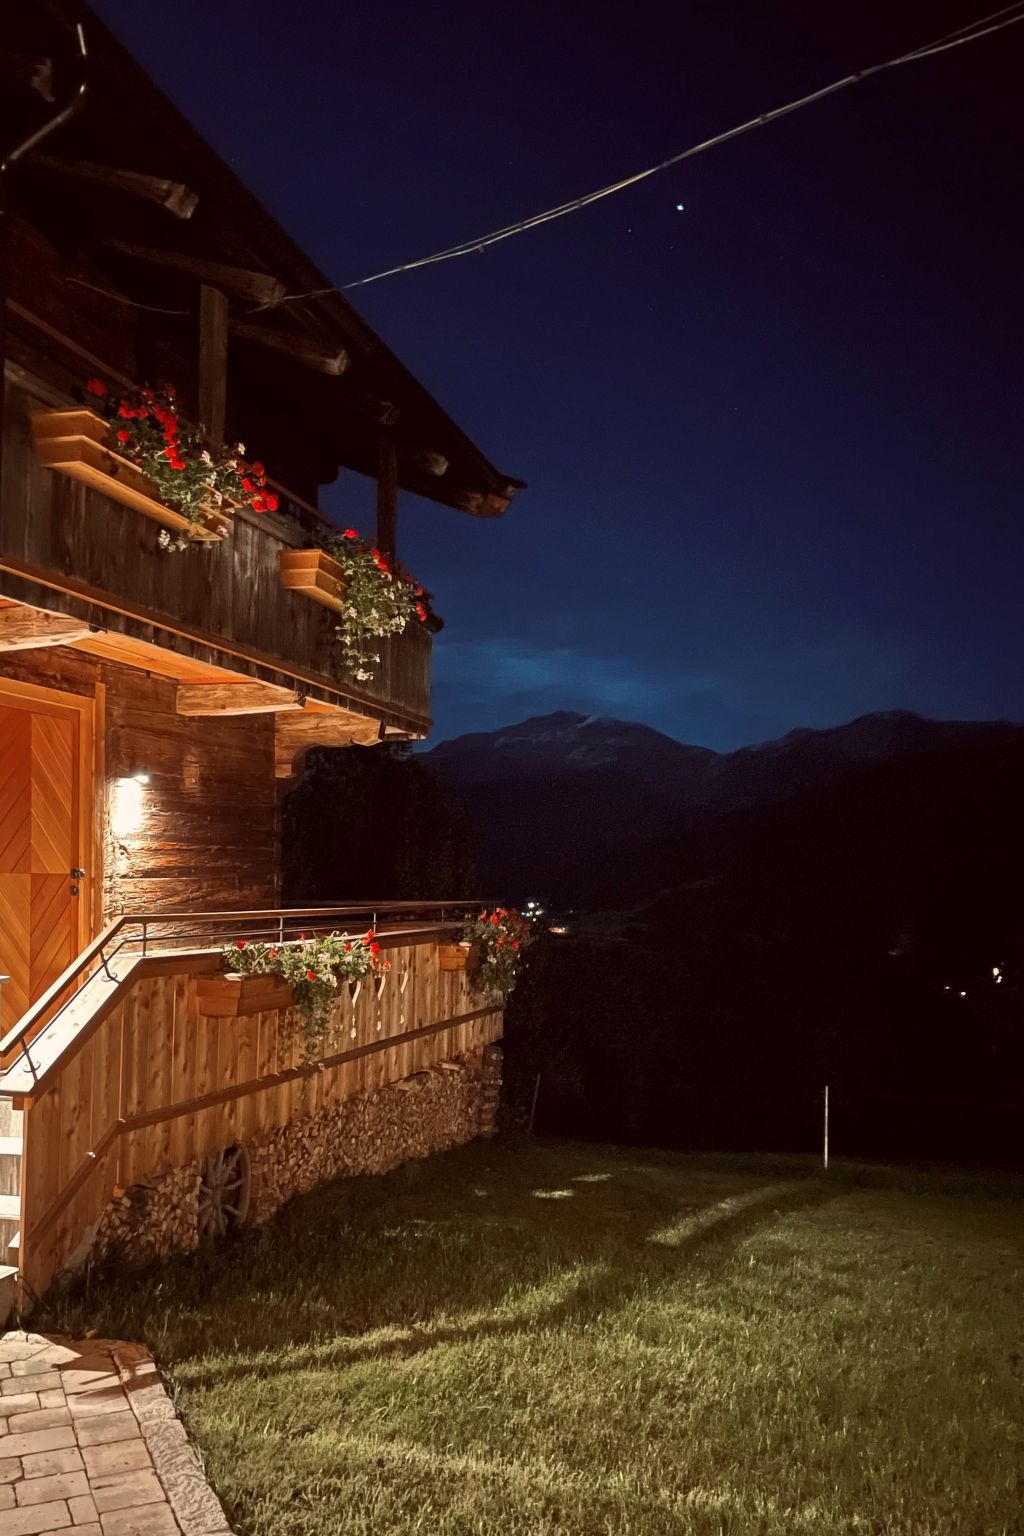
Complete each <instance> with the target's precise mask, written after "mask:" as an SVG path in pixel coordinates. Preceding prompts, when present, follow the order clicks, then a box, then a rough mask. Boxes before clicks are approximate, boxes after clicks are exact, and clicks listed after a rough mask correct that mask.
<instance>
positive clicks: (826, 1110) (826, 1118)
mask: <svg viewBox="0 0 1024 1536" xmlns="http://www.w3.org/2000/svg"><path fill="white" fill-rule="evenodd" d="M823 1160H824V1164H825V1172H826V1173H827V1172H828V1083H826V1084H825V1149H824V1159H823Z"/></svg>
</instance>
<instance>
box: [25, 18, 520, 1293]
mask: <svg viewBox="0 0 1024 1536" xmlns="http://www.w3.org/2000/svg"><path fill="white" fill-rule="evenodd" d="M79 23H81V25H80V26H79V25H78V24H79ZM0 162H2V171H0V199H2V202H0V241H2V247H0V285H2V286H0V360H2V365H3V377H4V391H3V393H2V396H0V398H2V420H0V453H2V461H0V463H2V481H0V485H2V496H0V972H2V973H6V976H7V980H6V981H5V982H4V983H3V985H2V990H0V1010H2V1028H0V1034H2V1035H3V1037H4V1038H3V1040H2V1042H0V1068H2V1069H3V1075H2V1076H0V1095H7V1096H8V1102H7V1108H6V1110H3V1109H0V1117H2V1116H3V1115H6V1123H2V1118H0V1239H2V1241H3V1243H6V1244H10V1245H11V1247H10V1252H9V1254H8V1255H5V1254H4V1253H3V1251H2V1247H0V1265H2V1264H3V1262H4V1259H5V1257H7V1258H9V1259H10V1261H11V1266H12V1268H13V1267H20V1269H21V1271H22V1273H23V1275H24V1276H25V1280H26V1285H27V1287H28V1292H27V1293H26V1294H29V1295H30V1294H32V1293H38V1292H40V1291H41V1290H42V1288H43V1287H44V1286H45V1285H46V1284H47V1283H48V1281H49V1280H50V1278H51V1277H52V1275H53V1274H54V1273H55V1272H56V1271H57V1270H59V1269H60V1268H61V1267H63V1266H64V1265H65V1264H66V1263H68V1262H69V1261H70V1258H71V1256H72V1255H73V1254H74V1253H75V1252H76V1251H80V1250H81V1249H82V1245H83V1243H84V1242H85V1241H86V1239H87V1238H88V1234H89V1232H90V1231H91V1230H92V1229H93V1228H94V1227H95V1225H96V1223H97V1221H98V1220H99V1219H100V1217H101V1215H102V1212H103V1210H104V1209H105V1205H106V1203H107V1202H108V1201H109V1200H110V1198H111V1192H112V1191H113V1190H115V1189H123V1188H125V1187H128V1186H130V1185H133V1184H135V1183H138V1182H139V1181H144V1180H147V1179H149V1180H152V1179H153V1178H156V1177H158V1176H159V1175H160V1174H161V1171H162V1170H165V1169H167V1168H170V1167H182V1166H185V1165H188V1164H190V1163H191V1162H192V1161H193V1160H195V1159H199V1161H200V1164H201V1165H202V1166H205V1165H203V1163H202V1160H203V1159H204V1158H208V1157H209V1156H211V1155H214V1154H216V1153H217V1152H218V1150H219V1149H223V1148H224V1147H226V1146H228V1145H232V1146H236V1145H237V1144H239V1143H240V1141H242V1140H244V1135H245V1133H246V1132H247V1129H249V1130H251V1129H252V1127H253V1126H257V1127H260V1128H262V1129H263V1130H264V1131H265V1130H267V1129H268V1128H269V1127H272V1126H278V1127H280V1126H282V1125H285V1124H287V1123H288V1122H289V1121H290V1120H292V1119H294V1118H295V1117H296V1116H297V1115H300V1114H301V1115H304V1116H309V1115H311V1114H315V1113H316V1112H317V1111H318V1109H320V1110H322V1109H323V1108H324V1107H325V1105H327V1104H328V1103H329V1102H331V1095H332V1094H333V1095H334V1098H335V1100H336V1101H337V1102H338V1103H341V1102H342V1101H343V1100H344V1099H346V1097H350V1096H351V1095H352V1094H353V1093H363V1092H365V1091H367V1086H368V1085H369V1084H373V1083H375V1084H376V1085H377V1086H378V1087H379V1086H380V1084H381V1083H386V1082H388V1081H391V1080H396V1081H397V1080H401V1079H403V1078H404V1077H407V1076H408V1074H409V1072H415V1071H422V1070H425V1069H426V1068H429V1067H430V1065H431V1063H432V1062H434V1061H436V1060H440V1059H443V1058H444V1057H445V1056H446V1054H447V1055H448V1056H451V1055H456V1054H458V1053H459V1052H460V1051H465V1050H470V1049H473V1050H479V1049H480V1048H481V1047H482V1046H484V1045H486V1043H487V1042H488V1041H490V1040H492V1039H494V1038H496V1037H497V1034H498V1033H500V1012H497V1013H496V1012H495V1010H494V1008H493V1007H491V1008H490V1009H486V1008H484V1009H481V1008H480V1007H478V1006H477V1004H476V1003H474V1001H473V999H472V997H471V996H470V994H469V992H467V991H466V987H465V977H464V976H459V975H457V974H456V975H454V976H453V975H452V974H450V973H447V972H442V971H440V970H439V969H438V964H437V954H436V950H437V942H438V939H439V938H444V937H448V938H450V937H451V936H452V932H453V925H457V924H458V921H459V917H460V911H459V909H458V908H457V907H448V908H446V909H442V908H439V907H438V908H429V909H426V908H422V909H415V908H411V907H410V908H399V907H394V908H393V909H392V910H391V911H390V912H388V913H381V912H377V913H373V912H369V913H367V912H366V911H365V910H364V911H363V912H359V911H358V909H357V908H355V907H353V906H352V905H351V904H350V906H349V907H347V908H338V909H336V910H334V911H326V910H325V911H319V912H317V913H298V914H296V913H288V912H282V911H281V910H280V909H279V846H278V845H279V820H280V818H279V805H280V797H281V792H282V789H286V788H287V787H288V786H289V785H290V784H291V783H292V782H294V777H295V775H296V774H297V773H299V772H300V771H301V766H302V761H303V756H304V754H305V752H306V751H307V750H308V748H309V747H310V746H313V745H326V746H341V745H346V744H371V743H375V742H378V741H382V740H388V739H397V740H401V739H418V738H421V737H422V736H424V735H425V733H426V732H427V731H428V730H429V727H430V659H431V643H432V633H431V629H432V627H433V626H430V625H424V624H415V625H412V626H410V627H409V628H407V629H406V630H405V631H404V632H402V633H401V634H398V635H394V636H392V637H389V638H388V639H386V640H384V641H382V642H378V644H379V645H380V647H381V660H380V664H379V666H378V667H377V668H376V670H375V673H374V675H373V677H372V678H371V679H370V680H368V681H362V682H359V681H357V680H356V679H355V678H353V677H352V676H350V675H347V674H346V672H345V671H344V669H343V667H342V665H341V663H340V660H339V648H338V645H337V642H336V639H335V635H334V624H333V620H334V617H335V616H334V614H333V613H332V611H331V608H332V604H331V601H330V598H331V589H330V582H329V581H326V582H325V581H322V580H320V579H319V578H317V577H316V576H315V574H314V576H313V577H312V578H311V579H310V580H303V579H302V578H301V577H299V578H296V577H294V576H292V578H291V581H290V582H289V583H288V584H286V580H287V577H286V572H285V571H284V570H283V567H286V566H288V565H289V561H288V560H287V559H285V560H283V559H282V556H288V555H291V554H294V552H296V551H300V550H302V549H304V548H305V547H306V546H308V544H309V542H310V532H311V530H313V529H315V528H316V527H317V526H318V524H320V523H322V522H323V518H322V514H321V513H320V511H319V510H318V507H317V497H318V489H319V487H320V486H322V485H324V484H326V483H329V482H332V481H334V480H335V479H336V477H337V476H338V474H339V472H341V471H354V472H356V473H358V474H360V475H364V476H371V477H373V478H374V480H375V481H376V485H377V498H376V499H377V526H376V535H375V542H376V543H377V545H378V547H379V548H380V549H382V550H383V551H384V552H385V553H386V554H387V555H388V556H389V557H390V558H392V559H393V558H394V557H395V555H396V545H397V543H398V539H399V530H398V529H397V526H396V524H397V520H396V507H397V502H398V498H399V493H405V494H407V495H412V496H417V497H422V498H426V499H427V500H429V501H431V502H434V503H438V504H439V505H440V506H441V507H443V508H446V509H453V510H454V511H456V512H459V513H462V514H468V515H470V516H474V517H495V516H499V515H501V514H502V513H503V512H504V511H505V510H506V508H507V507H508V504H509V502H510V500H511V499H512V497H513V496H514V495H515V493H516V491H517V490H518V489H519V484H520V483H519V482H517V481H516V480H514V479H511V478H510V477H509V476H507V475H503V474H501V473H499V472H498V471H497V470H496V469H495V468H494V466H493V465H492V464H491V463H490V462H489V461H488V460H487V459H486V458H485V457H484V455H483V454H482V453H481V452H480V450H479V449H478V448H477V447H476V446H475V445H474V444H473V443H472V442H471V441H470V439H469V438H468V437H467V436H466V435H465V433H463V432H462V431H461V430H460V429H459V427H458V426H457V425H456V423H455V422H453V421H452V420H451V419H450V417H449V416H448V415H447V414H446V413H445V411H444V410H443V409H442V407H441V406H440V405H439V404H438V403H437V402H436V401H435V400H434V399H432V398H431V396H430V395H429V394H428V393H427V391H426V390H425V389H424V388H423V387H422V385H420V384H419V383H418V382H417V380H416V379H415V378H413V377H412V375H411V374H410V373H409V372H408V370H407V369H406V368H405V367H404V366H403V365H402V363H401V362H400V361H399V359H398V358H397V357H395V356H394V354H393V353H392V352H390V351H389V350H388V348H387V347H386V346H385V344H384V343H383V342H382V341H381V340H380V339H379V337H377V336H376V335H375V334H374V333H373V331H372V330H371V329H370V328H369V326H368V325H366V323H365V322H364V321H363V320H362V319H360V317H359V316H358V315H357V314H356V312H355V311H354V310H353V309H352V307H351V306H350V305H349V304H348V303H347V302H346V300H345V299H344V298H343V297H342V296H341V295H339V294H337V293H332V292H329V291H328V292H318V291H319V290H329V289H330V287H331V283H330V280H329V279H328V278H327V277H326V276H325V275H324V274H323V273H322V272H320V271H318V270H317V269H316V267H315V266H314V265H313V264H312V263H311V262H310V261H309V259H308V258H307V257H306V256H305V255H304V254H303V253H302V252H301V251H300V250H299V249H298V248H297V246H296V245H295V244H294V243H293V242H292V240H291V239H290V238H289V237H288V235H287V234H286V233H285V232H284V230H282V229H281V228H280V227H279V225H277V224H276V223H275V222H274V220H273V219H272V218H270V217H269V216H268V214H267V213H266V211H265V210H264V209H263V208H262V207H261V206H260V204H259V203H258V201H257V200H256V199H255V198H254V197H253V196H252V195H251V194H250V193H249V192H248V191H247V190H246V189H245V187H244V186H242V185H241V184H240V182H239V181H238V180H237V178H236V177H235V176H234V175H233V174H232V172H231V171H230V170H229V169H228V168H227V166H226V165H225V164H224V163H223V161H221V160H220V159H219V158H218V157H217V155H216V154H215V153H214V152H213V150H212V149H211V148H210V146H209V145H208V144H206V143H205V142H204V141H203V140H202V138H201V137H200V136H199V135H198V134H197V133H196V132H195V130H194V129H193V128H192V127H191V126H190V125H189V123H188V122H187V121H186V120H185V119H184V118H183V117H182V116H181V114H180V113H179V112H178V111H177V110H176V109H175V108H174V107H173V106H172V105H171V103H170V102H169V101H168V100H167V99H166V98H165V97H164V96H163V95H162V94H161V93H160V92H159V90H157V89H156V87H155V86H154V85H153V83H152V81H151V80H149V79H148V78H147V76H146V75H145V74H144V73H143V71H142V70H141V69H140V68H139V67H138V66H137V65H136V63H135V62H134V61H133V60H132V58H131V57H130V56H129V55H128V54H127V53H126V52H125V50H124V49H123V48H122V47H121V46H120V45H119V43H118V42H117V40H116V39H115V38H114V37H113V36H112V35H111V34H110V33H109V32H108V31H107V30H106V29H105V28H104V27H103V26H102V25H101V24H100V23H99V22H98V21H97V20H96V19H95V18H93V17H92V16H91V15H90V14H89V13H88V12H87V11H84V8H83V7H82V6H81V5H78V4H72V3H71V0H22V3H20V4H18V5H15V6H10V7H7V8H5V10H4V14H3V18H2V19H0ZM311 293H317V294H318V296H316V297H302V298H296V297H295V296H296V295H308V294H311ZM91 376H99V377H101V378H103V379H104V380H106V381H108V382H109V383H110V385H111V386H112V387H113V388H129V387H131V386H138V385H142V384H147V383H151V382H157V381H165V380H170V381H173V383H174V384H175V385H176V387H177V391H178V399H179V402H180V406H181V410H182V414H183V416H185V417H187V418H189V419H190V420H191V421H192V422H194V423H195V424H197V425H198V426H199V428H200V429H201V431H202V432H203V433H204V434H205V435H206V436H207V438H208V439H209V440H210V441H211V442H212V443H219V442H223V441H227V442H234V441H236V440H241V441H243V442H244V443H245V444H246V446H247V449H248V450H249V451H250V452H252V453H254V454H258V455H259V458H260V459H261V460H262V461H263V462H264V463H265V465H266V466H267V471H268V474H269V476H270V477H271V483H272V487H273V490H274V493H275V495H276V496H277V498H278V501H279V508H278V510H277V511H276V512H273V513H269V514H264V515H257V514H256V513H255V512H253V511H251V510H246V509H236V510H235V511H234V513H233V514H232V515H230V516H228V517H227V518H225V520H224V526H223V528H222V529H221V530H219V536H217V537H215V538H206V539H202V540H196V541H195V542H194V543H192V544H190V546H189V547H188V548H187V549H186V550H185V551H184V552H183V553H181V554H168V553H166V552H163V551H161V550H160V549H159V547H158V544H157V536H158V535H159V533H160V530H161V527H169V528H175V527H177V526H179V525H180V521H181V520H180V518H179V519H178V522H177V523H176V521H175V514H174V513H173V510H172V509H169V508H168V507H167V506H166V505H162V504H161V503H160V501H159V500H158V499H156V498H154V497H153V496H152V494H150V493H149V491H147V487H146V485H145V484H143V485H141V486H139V485H138V484H136V482H135V480H134V479H133V477H132V475H131V474H130V473H126V472H125V470H124V467H123V465H119V463H118V462H117V460H116V457H112V455H111V453H110V452H109V449H108V448H105V447H104V446H103V445H102V444H101V443H99V441H98V438H99V436H100V435H101V434H100V433H99V432H98V429H97V428H96V426H95V422H94V420H93V421H92V422H90V413H89V412H88V410H87V397H86V396H85V395H84V393H83V389H84V385H85V383H86V381H87V380H88V379H89V378H90V377H91ZM136 478H137V477H136ZM367 532H368V533H369V534H371V535H372V534H373V532H374V530H372V529H369V530H367ZM314 563H315V560H314ZM291 564H292V565H294V564H295V561H292V562H291ZM299 564H300V565H301V561H300V562H299ZM440 597H441V601H442V603H443V594H441V595H440ZM356 894H357V895H358V893H356ZM237 914H244V917H243V916H238V915H237ZM357 919H358V920H359V921H361V922H363V921H366V920H367V919H369V920H370V921H374V920H376V922H377V924H378V926H380V927H382V928H383V929H385V930H388V931H389V933H390V937H388V938H387V942H388V943H389V944H391V945H392V946H393V947H394V949H395V954H396V969H397V971H398V972H400V976H399V977H398V979H396V977H395V973H393V974H392V978H391V980H390V982H389V987H390V989H391V990H390V992H389V993H387V994H385V996H384V998H383V1000H382V998H381V997H380V996H379V995H378V996H377V998H376V1000H374V999H373V998H371V997H370V996H364V997H363V998H362V999H357V1000H355V1001H352V1000H351V999H349V1000H348V1001H347V1002H346V1007H348V1008H349V1009H350V1011H351V1018H349V1017H348V1015H346V1019H345V1028H344V1045H343V1048H339V1050H338V1051H337V1052H336V1053H335V1056H336V1060H335V1061H334V1062H333V1064H332V1065H331V1069H330V1070H328V1071H326V1072H324V1071H321V1072H320V1073H319V1074H318V1076H317V1078H316V1083H315V1085H314V1086H312V1087H311V1086H310V1084H311V1083H312V1081H313V1080H312V1079H311V1078H310V1077H309V1075H308V1074H307V1073H306V1072H305V1070H304V1067H303V1064H302V1061H301V1058H300V1057H299V1056H297V1055H296V1054H295V1053H294V1051H292V1050H291V1047H290V1046H289V1047H286V1045H285V1044H284V1034H283V1033H282V1030H283V1024H282V1020H283V1019H284V1013H283V1012H279V1011H275V1010H274V1009H272V1008H269V1007H266V1006H264V1007H263V1009H262V1011H257V1012H255V1013H250V1014H246V1013H245V1010H244V1008H243V1009H241V1010H239V1008H238V1006H237V998H235V1000H234V1001H233V1002H231V1003H230V1004H229V1003H225V1002H224V1001H223V997H222V996H220V994H217V989H216V987H214V986H213V985H212V979H213V977H214V975H215V974H217V973H219V970H220V960H219V951H220V947H221V946H222V945H223V944H224V943H226V942H228V941H230V938H231V936H232V934H233V933H234V932H236V931H239V930H241V931H245V932H249V933H251V934H254V935H259V934H268V933H272V934H276V935H278V936H279V937H280V938H281V939H283V940H287V939H288V938H291V937H294V936H295V935H296V933H297V932H298V930H299V929H300V927H301V928H303V929H315V928H316V927H317V926H319V927H321V928H325V929H326V928H330V927H339V926H342V925H343V924H344V923H345V922H348V921H353V922H354V921H356V920H357ZM204 988H205V991H204ZM410 989H411V990H410ZM367 990H368V993H369V991H370V990H371V989H367ZM218 997H219V1001H218ZM204 999H205V1001H204ZM389 999H390V1000H389ZM263 1001H264V1003H266V999H264V1000H263ZM225 1010H226V1011H225ZM360 1010H362V1012H360ZM253 1019H255V1021H256V1022H255V1024H254V1023H253ZM366 1032H368V1033H369V1036H370V1038H368V1039H364V1038H362V1035H363V1034H364V1033H366ZM389 1040H390V1041H393V1042H395V1043H394V1044H392V1045H389V1044H388V1042H389ZM364 1047H366V1049H365V1050H364V1049H363V1048H364ZM371 1047H372V1049H371ZM368 1063H369V1065H368ZM375 1074H376V1075H375ZM325 1095H326V1097H325ZM318 1096H319V1097H318ZM22 1117H24V1118H23V1120H22ZM247 1117H248V1118H247Z"/></svg>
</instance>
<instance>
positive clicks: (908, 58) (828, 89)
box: [259, 0, 1024, 309]
mask: <svg viewBox="0 0 1024 1536" xmlns="http://www.w3.org/2000/svg"><path fill="white" fill-rule="evenodd" d="M1020 21H1024V3H1022V0H1017V3H1015V4H1013V5H1006V6H1003V7H1002V9H1001V10H998V11H993V12H991V13H990V14H989V15H987V16H981V17H979V18H978V19H977V20H976V21H973V22H970V23H968V24H967V25H966V26H963V27H958V28H957V29H956V30H955V31H953V32H947V33H944V34H943V36H942V37H938V38H935V39H933V41H931V42H929V43H924V44H922V45H921V46H920V47H919V48H914V49H911V50H910V52H908V53H902V54H899V55H898V56H896V57H895V58H891V59H886V60H884V62H882V63H880V64H871V65H868V66H867V67H866V68H864V69H859V70H856V71H854V72H853V73H852V74H849V75H844V76H843V77H842V78H841V79H839V80H833V81H832V82H831V84H829V85H824V86H822V87H821V88H820V89H818V90H816V91H811V92H809V93H808V94H807V95H806V96H800V97H797V98H796V99H795V100H794V101H789V102H787V103H786V104H785V106H781V107H775V108H773V109H772V110H771V111H769V112H762V113H760V114H759V115H758V116H757V117H751V118H748V119H747V121H746V122H744V123H738V124H737V125H736V126H735V127H734V128H728V129H726V130H725V132H723V133H718V134H715V135H714V136H713V137H712V138H709V139H702V140H701V141H700V142H699V143H697V144H691V145H690V146H689V147H688V148H686V149H682V150H680V151H679V152H678V153H676V154H674V155H670V156H669V157H668V158H667V159H665V160H660V161H658V163H657V164H656V165H651V166H647V167H646V168H645V169H644V170H642V171H636V172H634V173H633V174H632V175H631V176H624V177H623V178H622V179H621V180H619V181H613V182H610V183H609V184H608V185H607V186H604V187H598V188H597V189H596V190H595V191H593V192H587V193H584V194H583V196H581V197H576V198H572V199H570V200H569V201H568V202H565V203H559V204H558V205H557V206H556V207H554V208H547V209H545V210H544V211H543V212H541V213H535V214H532V215H531V216H530V217H529V218H525V219H519V220H517V221H516V222H515V223H514V224H506V225H505V226H504V227H503V228H501V229H493V230H489V231H488V232H487V233H486V234H482V235H476V236H474V237H473V238H472V239H471V240H464V241H462V242H460V243H459V244H458V245H450V246H446V247H445V248H444V249H443V250H440V251H434V252H433V253H432V254H431V255H429V256H420V257H417V258H416V259H415V260H413V261H405V262H401V263H399V264H398V265H397V266H394V267H386V268H385V269H384V270H383V271H381V272H372V273H370V274H369V275H368V276H367V277H359V278H355V279H354V280H353V281H352V282H348V283H341V284H339V285H337V286H334V287H330V288H316V289H313V290H311V291H310V292H308V293H290V294H285V295H284V296H283V297H282V298H281V299H278V300H276V301H275V303H274V304H272V305H261V306H259V307H260V308H261V309H266V308H276V307H277V305H278V304H289V303H297V302H300V301H301V300H303V299H316V298H323V297H326V296H327V295H328V294H332V293H344V292H348V291H349V290H350V289H353V288H363V287H365V286H366V285H367V284H368V283H377V282H380V281H381V279H382V278H385V277H396V276H398V274H399V273H402V272H414V271H416V270H417V269H418V268H420V267H429V266H434V265H436V264H437V263H439V262H442V261H454V260H455V259H456V257H459V256H472V255H473V254H474V253H478V252H481V251H485V250H487V249H488V248H489V247H490V246H492V245H497V244H499V243H500V242H501V241H503V240H510V239H512V238H513V236H515V235H523V234H526V233H527V231H529V230H531V229H538V228H540V227H541V225H544V224H550V223H552V222H553V221H554V220H555V219H561V218H565V217H566V216H567V215H568V214H570V213H578V212H579V211H580V210H581V209H583V208H589V207H590V206H591V204H593V203H597V202H600V201H601V200H602V199H604V198H606V197H612V196H614V194H615V193H617V192H624V191H626V190H627V189H628V188H629V187H634V186H636V185H637V184H638V183H640V182H642V181H646V180H648V179H649V178H650V177H651V176H657V175H658V174H659V173H660V172H661V171H667V170H669V169H671V167H672V166H675V165H679V164H681V163H682V161H684V160H690V159H692V158H693V156H694V155H699V154H703V153H704V151H705V150H708V149H714V148H716V147H717V146H718V145H719V144H727V143H728V142H729V141H730V140H731V139H737V138H739V137H740V136H741V135H742V134H745V133H750V132H752V131H753V130H754V129H755V128H764V127H765V126H767V124H768V123H773V122H776V121H777V120H778V119H779V118H780V117H786V116H788V115H789V114H790V113H791V112H797V111H799V110H800V109H801V108H802V107H807V106H810V105H811V104H812V103H813V102H816V101H823V100H824V99H825V97H827V96H834V95H835V94H836V92H837V91H842V90H845V89H846V88H847V87H848V86H851V85H857V84H859V83H860V81H862V80H867V79H869V78H870V77H871V76H872V75H878V74H881V73H882V72H883V71H885V70H889V69H897V68H898V67H900V66H901V65H903V64H910V63H914V62H915V61H916V60H919V59H927V58H931V57H933V56H934V55H935V54H939V53H945V52H947V51H948V50H949V49H951V48H959V47H962V46H963V44H965V43H973V42H977V41H978V40H979V39H980V38H982V37H989V36H991V35H992V34H993V33H995V32H1001V31H1002V30H1003V29H1004V28H1006V27H1010V26H1013V25H1014V24H1015V23H1017V22H1020Z"/></svg>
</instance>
